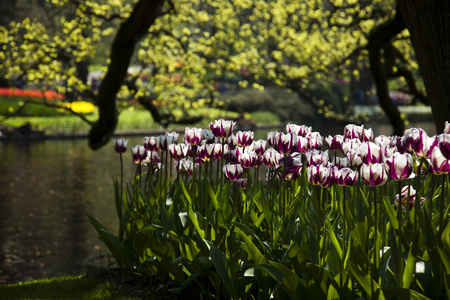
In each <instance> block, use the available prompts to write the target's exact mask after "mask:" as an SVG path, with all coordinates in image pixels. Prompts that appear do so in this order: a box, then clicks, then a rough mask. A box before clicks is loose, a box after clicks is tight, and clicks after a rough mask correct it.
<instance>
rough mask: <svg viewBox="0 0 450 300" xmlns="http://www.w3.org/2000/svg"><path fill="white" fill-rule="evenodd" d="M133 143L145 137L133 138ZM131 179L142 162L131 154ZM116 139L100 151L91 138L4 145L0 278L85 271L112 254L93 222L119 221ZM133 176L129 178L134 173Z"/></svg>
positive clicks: (0, 170)
mask: <svg viewBox="0 0 450 300" xmlns="http://www.w3.org/2000/svg"><path fill="white" fill-rule="evenodd" d="M133 139H135V141H133V140H130V143H142V142H141V141H142V138H141V137H139V138H133ZM127 162H128V163H126V164H125V165H126V170H125V176H126V177H125V178H130V174H132V172H134V168H135V166H134V165H133V164H132V162H131V160H127ZM118 175H119V160H118V156H117V154H116V153H115V152H114V151H113V150H112V143H111V145H107V146H106V147H105V148H103V149H101V150H99V151H97V152H94V151H92V150H90V149H89V148H88V147H87V143H86V141H85V140H70V141H69V140H59V141H56V140H46V141H41V142H14V143H12V142H8V143H2V144H1V145H0V283H9V282H17V281H23V280H27V279H32V278H42V277H47V276H53V275H58V274H79V273H81V272H83V270H85V268H86V266H89V265H98V264H105V263H106V261H101V260H100V259H99V258H98V257H99V255H101V254H107V253H108V251H107V249H105V247H104V246H103V244H102V243H101V242H100V241H99V240H98V238H97V234H96V232H95V230H93V227H92V226H91V225H90V223H89V222H88V220H87V217H86V214H91V215H92V216H94V217H96V218H98V219H99V220H101V221H102V222H103V223H104V224H105V225H106V226H107V227H108V228H110V230H114V228H116V227H117V224H116V222H115V219H116V218H115V207H114V200H113V191H112V177H113V176H115V177H116V176H118ZM127 176H128V177H127Z"/></svg>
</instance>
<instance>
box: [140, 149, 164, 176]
mask: <svg viewBox="0 0 450 300" xmlns="http://www.w3.org/2000/svg"><path fill="white" fill-rule="evenodd" d="M142 163H143V164H144V165H145V166H147V167H148V168H151V169H153V171H156V170H157V169H161V158H160V157H159V155H158V153H157V152H154V151H147V157H146V158H145V159H144V160H143V161H142Z"/></svg>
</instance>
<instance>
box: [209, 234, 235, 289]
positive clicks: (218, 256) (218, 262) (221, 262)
mask: <svg viewBox="0 0 450 300" xmlns="http://www.w3.org/2000/svg"><path fill="white" fill-rule="evenodd" d="M205 242H206V243H207V244H208V247H209V255H210V256H211V259H212V262H213V264H214V267H215V268H216V271H217V273H218V274H219V276H220V278H221V279H222V281H223V283H224V284H225V288H226V289H227V291H228V294H230V295H233V289H232V274H231V268H230V263H229V261H228V259H227V256H226V255H225V253H223V252H222V251H221V250H220V249H219V248H217V247H216V246H215V245H214V244H213V243H211V242H209V241H206V240H205Z"/></svg>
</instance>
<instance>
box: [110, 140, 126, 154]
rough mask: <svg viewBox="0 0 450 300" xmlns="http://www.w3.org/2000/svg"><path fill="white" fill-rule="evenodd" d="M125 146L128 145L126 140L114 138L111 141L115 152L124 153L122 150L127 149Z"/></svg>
mask: <svg viewBox="0 0 450 300" xmlns="http://www.w3.org/2000/svg"><path fill="white" fill-rule="evenodd" d="M127 146H128V140H124V139H116V140H114V142H113V147H114V150H115V151H116V152H117V153H124V152H126V151H127Z"/></svg>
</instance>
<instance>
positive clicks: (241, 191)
mask: <svg viewBox="0 0 450 300" xmlns="http://www.w3.org/2000/svg"><path fill="white" fill-rule="evenodd" d="M234 126H235V123H234V122H232V121H226V120H217V121H215V122H213V123H211V124H210V128H209V129H207V130H204V129H198V128H186V131H185V134H184V138H183V141H182V142H181V143H179V142H178V140H179V135H178V134H177V133H174V132H169V133H166V134H164V135H160V136H157V137H146V138H145V139H144V141H143V145H137V146H134V147H132V148H131V153H132V157H133V161H134V162H135V164H136V165H137V169H136V176H135V177H134V179H133V181H132V182H131V184H130V185H128V188H125V189H124V188H123V179H121V181H120V183H119V182H118V181H115V189H116V209H117V213H118V217H119V224H120V226H119V234H118V235H117V236H115V235H113V234H111V233H110V232H109V231H107V230H106V228H104V227H103V226H102V225H101V224H100V223H99V222H98V221H96V220H95V219H93V218H92V217H91V222H92V223H93V225H94V226H95V228H96V229H97V231H98V232H99V235H100V238H101V239H102V240H103V241H104V242H105V244H106V245H107V246H108V247H109V249H110V250H111V253H112V254H113V255H114V257H115V258H116V260H117V262H118V264H119V265H120V266H121V267H127V268H131V269H133V270H135V271H138V272H150V273H155V274H157V275H158V276H161V277H164V276H170V277H171V278H172V279H174V280H175V281H176V282H177V283H178V284H179V287H178V288H177V289H176V291H177V292H182V291H185V289H188V286H191V287H192V285H189V283H191V282H197V283H200V285H204V286H205V290H201V291H199V293H202V294H203V296H205V297H209V296H211V295H212V294H214V295H215V297H216V298H219V299H229V298H231V299H247V298H251V297H257V298H261V299H263V298H265V299H269V298H273V297H275V298H277V299H283V298H286V299H287V298H291V299H294V298H299V297H300V296H301V295H303V296H304V295H308V297H321V298H324V297H328V298H330V299H334V298H336V297H343V298H368V299H371V298H380V299H383V298H395V297H403V296H405V297H410V298H419V299H426V298H427V297H428V298H439V297H441V296H443V295H447V294H448V293H447V290H448V289H449V288H450V281H448V279H449V278H450V277H449V276H450V240H449V239H448V238H446V236H450V225H448V223H449V208H448V207H449V202H450V201H449V200H448V199H447V198H448V197H446V195H448V193H449V185H448V175H447V174H448V173H449V172H450V169H449V162H450V144H449V143H450V132H449V131H450V125H449V123H446V127H445V129H444V132H443V133H442V134H439V135H436V136H433V137H428V136H427V134H426V132H425V131H423V130H422V129H420V128H412V129H409V130H407V131H406V132H405V133H404V135H403V136H402V137H394V136H392V137H388V136H377V137H374V135H373V131H372V130H371V129H366V128H364V126H357V125H347V126H346V127H345V129H344V132H343V134H342V135H335V136H328V137H325V138H324V137H322V136H321V135H320V133H318V132H313V131H312V128H311V127H308V126H303V125H302V126H299V125H294V124H288V125H287V126H286V132H285V133H284V132H269V133H268V134H267V140H254V133H253V132H250V131H238V132H236V133H234V132H233V127H234ZM127 146H128V142H127V141H126V140H123V139H118V140H115V141H114V149H115V151H116V152H118V153H120V158H121V162H122V154H123V153H125V152H126V151H127ZM170 161H173V162H174V164H173V165H172V163H171V162H170ZM143 167H147V172H142V168H143ZM173 171H175V173H176V174H175V175H172V172H173ZM260 171H263V172H262V174H261V175H260ZM264 173H265V176H264ZM130 245H133V247H130ZM403 257H407V259H403ZM441 261H442V262H444V263H443V264H441V263H440V262H441ZM423 266H424V267H423ZM422 267H423V268H424V269H423V270H422V269H421V268H422ZM318 274H322V275H320V276H318ZM287 278H289V280H287ZM426 278H434V279H435V281H433V282H431V281H427V280H426ZM232 282H234V283H233V284H232ZM195 286H197V285H195ZM206 287H210V289H209V290H208V289H207V288H206ZM208 295H209V296H208Z"/></svg>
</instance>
